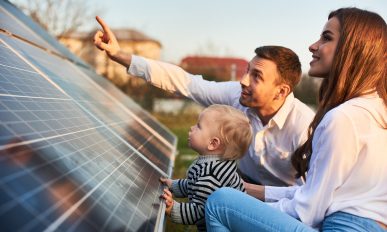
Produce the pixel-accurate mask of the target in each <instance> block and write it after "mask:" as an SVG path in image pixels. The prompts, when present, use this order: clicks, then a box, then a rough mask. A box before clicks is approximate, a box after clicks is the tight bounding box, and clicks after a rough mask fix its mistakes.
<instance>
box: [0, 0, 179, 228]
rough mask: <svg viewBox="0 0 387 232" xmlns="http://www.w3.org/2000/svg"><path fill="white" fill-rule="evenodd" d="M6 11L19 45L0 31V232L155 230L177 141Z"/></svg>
mask: <svg viewBox="0 0 387 232" xmlns="http://www.w3.org/2000/svg"><path fill="white" fill-rule="evenodd" d="M7 4H9V3H7ZM7 4H5V3H4V2H2V3H1V6H4V5H7ZM7 7H8V6H7ZM7 10H8V9H7ZM7 10H6V9H5V8H2V7H1V12H0V18H1V23H0V25H1V29H2V30H3V31H4V30H8V31H12V32H13V33H15V34H16V33H17V35H18V36H22V37H25V38H24V39H23V40H20V38H19V37H18V38H15V37H13V36H9V35H6V34H4V33H2V32H0V53H1V54H2V56H1V57H0V118H1V121H0V228H1V230H2V231H44V230H46V231H56V230H58V231H154V230H155V229H159V230H160V228H162V226H160V225H158V223H160V221H159V220H160V217H161V216H160V215H162V213H163V212H161V209H162V207H161V202H160V199H159V195H160V194H161V192H162V186H161V184H160V183H159V181H158V178H159V177H160V176H165V175H170V174H171V169H172V164H173V155H174V151H175V146H176V138H175V137H174V136H173V135H172V134H170V132H169V131H168V130H167V129H166V128H165V127H163V126H162V125H160V124H159V123H158V122H157V121H156V120H155V119H154V118H153V117H151V116H150V115H149V114H148V113H146V112H144V111H143V110H142V109H141V108H140V107H139V106H138V105H137V104H135V103H134V102H133V101H132V100H131V99H128V98H127V97H125V96H124V95H123V94H122V93H120V92H119V90H117V89H115V87H114V86H113V85H111V84H110V83H108V82H107V81H106V80H104V79H102V78H101V77H99V76H98V75H96V74H95V73H94V72H92V71H91V70H89V69H87V68H85V67H86V66H82V65H79V64H74V63H71V62H69V60H65V59H63V58H61V57H58V56H56V55H54V54H52V53H50V52H47V51H46V50H42V49H41V48H38V47H35V46H34V45H33V44H30V43H27V42H26V41H28V40H29V39H30V41H31V42H32V43H40V42H41V41H40V40H41V38H39V36H38V35H37V34H35V33H34V31H33V30H30V28H29V25H24V24H23V23H25V22H26V19H25V18H23V20H17V19H15V15H19V14H20V13H18V12H16V13H15V12H14V11H15V10H14V9H12V11H13V12H12V14H11V13H9V12H7ZM16 18H17V17H16ZM17 25H19V26H20V25H21V26H20V27H18V28H16V26H17ZM14 27H15V28H14ZM43 40H44V39H43ZM51 42H52V41H51ZM42 44H44V41H43V43H42ZM96 80H97V82H96ZM97 83H98V84H97ZM104 88H107V90H108V91H109V93H113V96H112V95H110V94H109V93H108V92H107V91H106V90H105V89H104ZM161 223H162V220H161Z"/></svg>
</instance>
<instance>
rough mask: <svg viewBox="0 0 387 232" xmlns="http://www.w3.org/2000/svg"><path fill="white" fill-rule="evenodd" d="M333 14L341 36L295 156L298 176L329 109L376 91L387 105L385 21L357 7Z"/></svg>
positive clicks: (305, 163)
mask: <svg viewBox="0 0 387 232" xmlns="http://www.w3.org/2000/svg"><path fill="white" fill-rule="evenodd" d="M332 17H336V18H337V19H338V20H339V23H340V38H339V41H338V44H337V48H336V52H335V56H334V59H333V63H332V68H331V71H330V73H329V75H328V77H327V78H325V79H324V80H323V82H322V84H321V87H320V91H319V99H318V100H319V104H318V108H317V111H316V115H315V117H314V119H313V121H312V122H311V124H310V126H309V129H308V139H307V140H306V142H305V143H304V144H303V145H302V146H301V147H299V148H298V149H297V150H296V151H295V153H294V154H293V156H292V164H293V166H294V167H295V169H296V171H297V177H300V176H302V177H304V178H305V173H306V171H307V170H308V167H309V162H310V158H311V155H312V152H313V147H312V140H313V135H314V132H315V130H316V128H317V126H318V124H319V123H320V122H321V120H322V119H323V117H324V115H325V114H326V113H327V112H328V111H329V110H331V109H333V108H335V107H336V106H338V105H340V104H342V103H344V102H345V101H348V100H350V99H352V98H355V97H359V96H362V95H366V94H370V93H372V92H375V91H377V93H378V95H379V96H380V97H381V98H382V99H383V101H384V105H385V106H387V79H386V74H387V71H386V60H387V59H386V58H387V55H386V51H387V45H386V43H387V40H386V37H387V28H386V22H385V21H384V20H383V18H382V17H381V16H379V15H378V14H376V13H373V12H369V11H366V10H361V9H357V8H341V9H338V10H336V11H333V12H331V13H330V14H329V16H328V19H330V18H332ZM386 124H387V123H386V122H384V128H386Z"/></svg>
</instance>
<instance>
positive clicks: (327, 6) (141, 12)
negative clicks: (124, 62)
mask: <svg viewBox="0 0 387 232" xmlns="http://www.w3.org/2000/svg"><path fill="white" fill-rule="evenodd" d="M79 1H84V0H79ZM87 3H88V4H89V6H91V7H93V8H98V9H100V12H101V13H100V16H101V17H102V18H103V19H104V20H105V21H106V22H107V23H108V25H110V26H111V27H113V28H126V27H129V28H134V29H138V30H140V31H142V32H144V33H145V34H147V35H148V36H150V37H152V38H154V39H156V40H158V41H160V42H161V44H162V45H163V48H162V55H161V59H162V60H164V61H168V62H173V63H179V61H180V60H181V59H182V58H183V57H185V56H187V55H197V54H202V55H216V56H232V57H239V58H244V59H246V60H250V59H251V58H252V57H253V56H254V49H255V48H256V47H258V46H262V45H282V46H286V47H289V48H291V49H292V50H294V51H295V52H296V53H297V54H298V55H299V57H300V60H301V63H302V69H303V71H304V72H306V71H307V70H308V68H309V62H310V60H311V54H310V52H309V51H308V46H309V45H310V44H311V43H313V42H314V41H316V40H317V39H318V37H319V35H320V33H321V30H322V28H323V26H324V24H325V22H326V20H327V16H328V14H329V12H330V11H331V10H334V9H337V8H340V7H349V6H350V7H352V6H355V7H359V8H362V9H367V10H371V11H375V12H377V13H378V14H380V15H381V16H382V17H383V18H384V19H385V20H387V0H272V1H265V0H190V1H189V0H109V1H106V0H87ZM96 26H98V25H97V22H96V21H95V20H93V21H92V22H90V23H89V24H88V28H92V27H96Z"/></svg>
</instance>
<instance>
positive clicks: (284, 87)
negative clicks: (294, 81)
mask: <svg viewBox="0 0 387 232" xmlns="http://www.w3.org/2000/svg"><path fill="white" fill-rule="evenodd" d="M278 87H279V88H278V90H277V91H278V92H277V94H276V95H275V100H279V99H285V98H286V97H287V96H288V95H289V93H290V86H289V85H288V84H281V85H279V86H278Z"/></svg>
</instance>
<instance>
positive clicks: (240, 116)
mask: <svg viewBox="0 0 387 232" xmlns="http://www.w3.org/2000/svg"><path fill="white" fill-rule="evenodd" d="M205 111H212V112H216V119H215V121H216V123H217V125H218V131H219V137H220V138H219V139H220V142H221V144H222V145H223V146H224V153H223V156H222V157H223V158H224V159H226V160H236V159H240V158H242V156H243V155H244V153H245V152H246V150H247V148H248V147H249V145H250V143H251V140H252V136H253V132H252V127H251V125H250V122H249V119H248V118H247V117H246V115H245V114H244V113H243V112H242V111H240V110H237V109H235V108H233V107H231V106H228V105H218V104H214V105H211V106H209V107H207V108H206V109H204V111H203V112H205Z"/></svg>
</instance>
